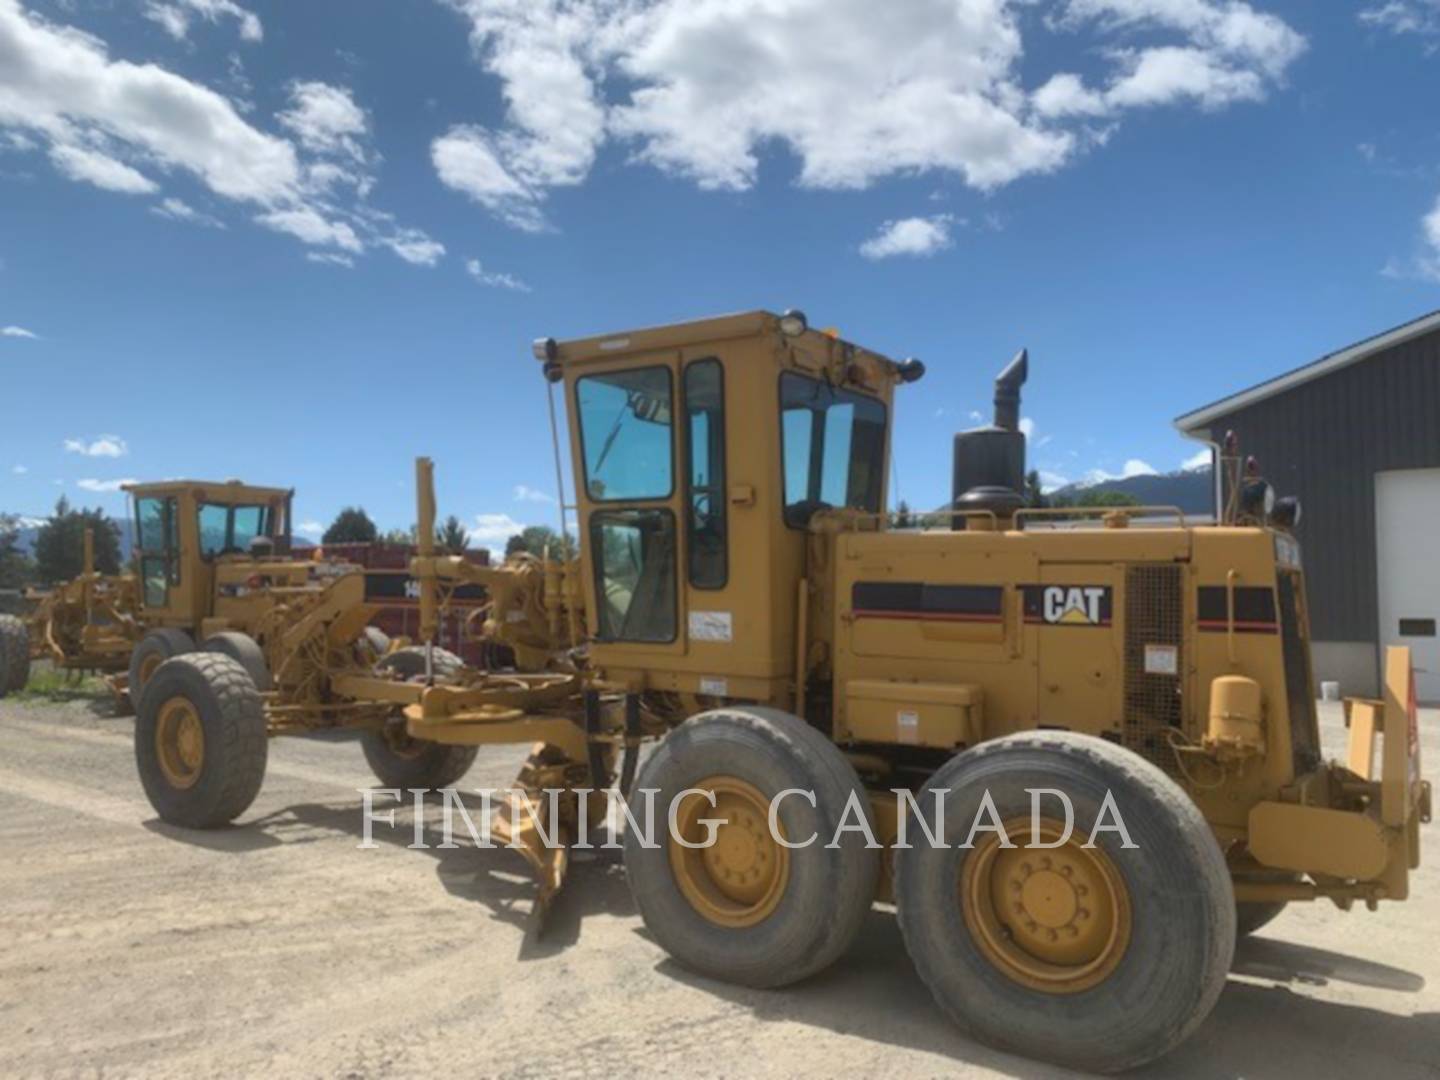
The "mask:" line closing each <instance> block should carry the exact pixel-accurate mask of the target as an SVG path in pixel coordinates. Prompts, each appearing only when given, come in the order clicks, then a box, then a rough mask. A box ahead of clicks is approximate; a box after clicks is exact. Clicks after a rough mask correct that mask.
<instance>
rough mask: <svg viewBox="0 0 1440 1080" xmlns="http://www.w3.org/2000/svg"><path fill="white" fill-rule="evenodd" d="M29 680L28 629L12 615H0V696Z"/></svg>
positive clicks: (21, 686)
mask: <svg viewBox="0 0 1440 1080" xmlns="http://www.w3.org/2000/svg"><path fill="white" fill-rule="evenodd" d="M29 681H30V630H29V628H28V627H27V626H26V625H25V623H24V621H23V620H21V619H18V618H16V617H15V616H14V615H0V698H3V697H4V696H5V695H6V694H13V693H15V692H16V691H17V690H23V689H25V684H26V683H27V682H29Z"/></svg>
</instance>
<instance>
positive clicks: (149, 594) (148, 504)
mask: <svg viewBox="0 0 1440 1080" xmlns="http://www.w3.org/2000/svg"><path fill="white" fill-rule="evenodd" d="M179 503H180V500H179V499H178V498H177V497H176V496H174V495H167V496H142V497H140V498H137V499H136V500H135V529H136V539H137V541H138V548H137V551H136V558H137V560H138V562H139V566H140V603H141V606H142V607H144V609H145V610H146V611H147V612H148V613H150V614H152V615H154V616H158V617H160V618H164V617H165V616H167V615H174V614H176V611H177V608H178V606H179V605H180V603H181V601H182V597H181V596H180V595H179V590H180V586H181V581H180V505H179Z"/></svg>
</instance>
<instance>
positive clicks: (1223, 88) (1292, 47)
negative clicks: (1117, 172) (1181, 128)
mask: <svg viewBox="0 0 1440 1080" xmlns="http://www.w3.org/2000/svg"><path fill="white" fill-rule="evenodd" d="M1055 24H1056V25H1057V26H1059V27H1061V28H1066V29H1071V30H1078V29H1081V28H1084V27H1086V26H1095V27H1098V28H1099V29H1100V30H1101V31H1102V32H1108V33H1111V34H1114V35H1118V36H1121V37H1122V38H1123V37H1124V36H1126V35H1134V36H1143V37H1144V38H1145V40H1146V41H1147V44H1146V45H1145V46H1143V47H1135V46H1128V45H1122V46H1119V47H1116V48H1112V49H1111V50H1109V55H1110V58H1111V62H1112V64H1113V65H1114V67H1115V70H1114V71H1112V72H1111V73H1110V75H1109V76H1108V79H1107V83H1108V85H1106V86H1105V88H1104V89H1103V90H1096V89H1094V88H1091V87H1087V86H1086V85H1085V84H1084V82H1083V81H1082V80H1081V79H1080V78H1079V77H1078V76H1074V75H1071V74H1069V73H1064V72H1062V73H1060V74H1058V75H1056V76H1054V77H1052V78H1051V79H1050V80H1049V81H1048V82H1047V83H1046V84H1045V85H1044V86H1042V87H1041V88H1040V89H1039V90H1038V91H1037V92H1036V95H1035V99H1034V101H1035V106H1036V108H1037V109H1038V110H1039V111H1040V112H1041V113H1042V114H1045V115H1049V116H1065V115H1071V116H1077V115H1078V116H1112V115H1114V114H1116V113H1118V112H1120V111H1122V110H1124V109H1127V108H1142V107H1151V106H1158V105H1171V104H1176V103H1180V102H1186V101H1189V102H1193V103H1195V104H1197V105H1199V106H1201V107H1202V108H1207V109H1218V108H1222V107H1224V106H1226V105H1232V104H1235V103H1236V102H1242V101H1260V100H1262V99H1263V98H1264V97H1265V96H1266V94H1267V93H1268V91H1269V89H1270V87H1271V86H1273V85H1275V84H1277V83H1279V82H1280V81H1281V80H1282V79H1283V77H1284V74H1285V72H1286V70H1287V69H1288V68H1289V67H1290V65H1291V64H1292V63H1294V61H1295V60H1296V59H1297V58H1298V57H1299V56H1300V54H1301V53H1303V52H1304V51H1305V38H1304V37H1303V36H1301V35H1300V34H1299V33H1297V32H1296V31H1295V30H1293V29H1291V27H1290V26H1289V25H1288V24H1286V23H1285V22H1284V21H1283V20H1281V19H1280V18H1278V17H1277V16H1274V15H1270V14H1267V13H1264V12H1259V11H1256V10H1255V9H1254V8H1253V7H1252V6H1251V5H1250V4H1248V3H1244V2H1242V0H1066V2H1065V3H1064V5H1063V8H1062V10H1061V12H1060V15H1059V17H1058V18H1057V19H1056V20H1055ZM1161 32H1170V33H1178V34H1179V35H1180V36H1181V38H1182V40H1181V41H1180V42H1179V43H1170V42H1167V43H1161V44H1155V43H1148V42H1152V41H1153V35H1154V34H1156V33H1161Z"/></svg>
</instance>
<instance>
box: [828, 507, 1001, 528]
mask: <svg viewBox="0 0 1440 1080" xmlns="http://www.w3.org/2000/svg"><path fill="white" fill-rule="evenodd" d="M833 509H836V510H844V512H845V515H846V521H847V523H849V524H853V523H857V522H861V521H885V522H888V521H890V520H891V519H892V518H894V517H896V516H897V515H898V513H899V511H897V510H852V509H850V508H848V507H834V508H833ZM910 516H911V517H912V518H913V519H915V520H917V521H920V520H925V521H928V520H929V519H931V518H946V519H948V520H949V521H950V523H951V524H953V523H954V521H955V519H956V518H957V517H963V518H966V519H967V520H968V519H969V518H972V517H974V518H989V519H990V524H991V526H992V527H993V528H994V529H996V530H998V529H999V528H1000V518H999V517H998V516H997V515H996V513H995V511H994V510H929V511H925V512H924V513H917V512H916V511H913V510H912V511H910ZM812 531H814V530H812ZM851 531H853V528H852V530H851Z"/></svg>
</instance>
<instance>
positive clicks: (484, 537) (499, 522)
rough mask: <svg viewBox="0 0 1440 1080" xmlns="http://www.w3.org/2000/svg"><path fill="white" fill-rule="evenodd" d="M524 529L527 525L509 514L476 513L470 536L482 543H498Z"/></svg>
mask: <svg viewBox="0 0 1440 1080" xmlns="http://www.w3.org/2000/svg"><path fill="white" fill-rule="evenodd" d="M524 531H525V526H524V525H523V524H521V523H520V522H518V521H516V520H515V519H514V518H512V517H511V516H510V515H509V514H476V515H475V524H474V525H473V526H472V527H471V529H470V538H471V539H472V540H475V541H478V542H479V543H482V544H498V543H501V542H502V541H505V540H508V539H510V537H512V536H514V535H515V534H516V533H518V532H524Z"/></svg>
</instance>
